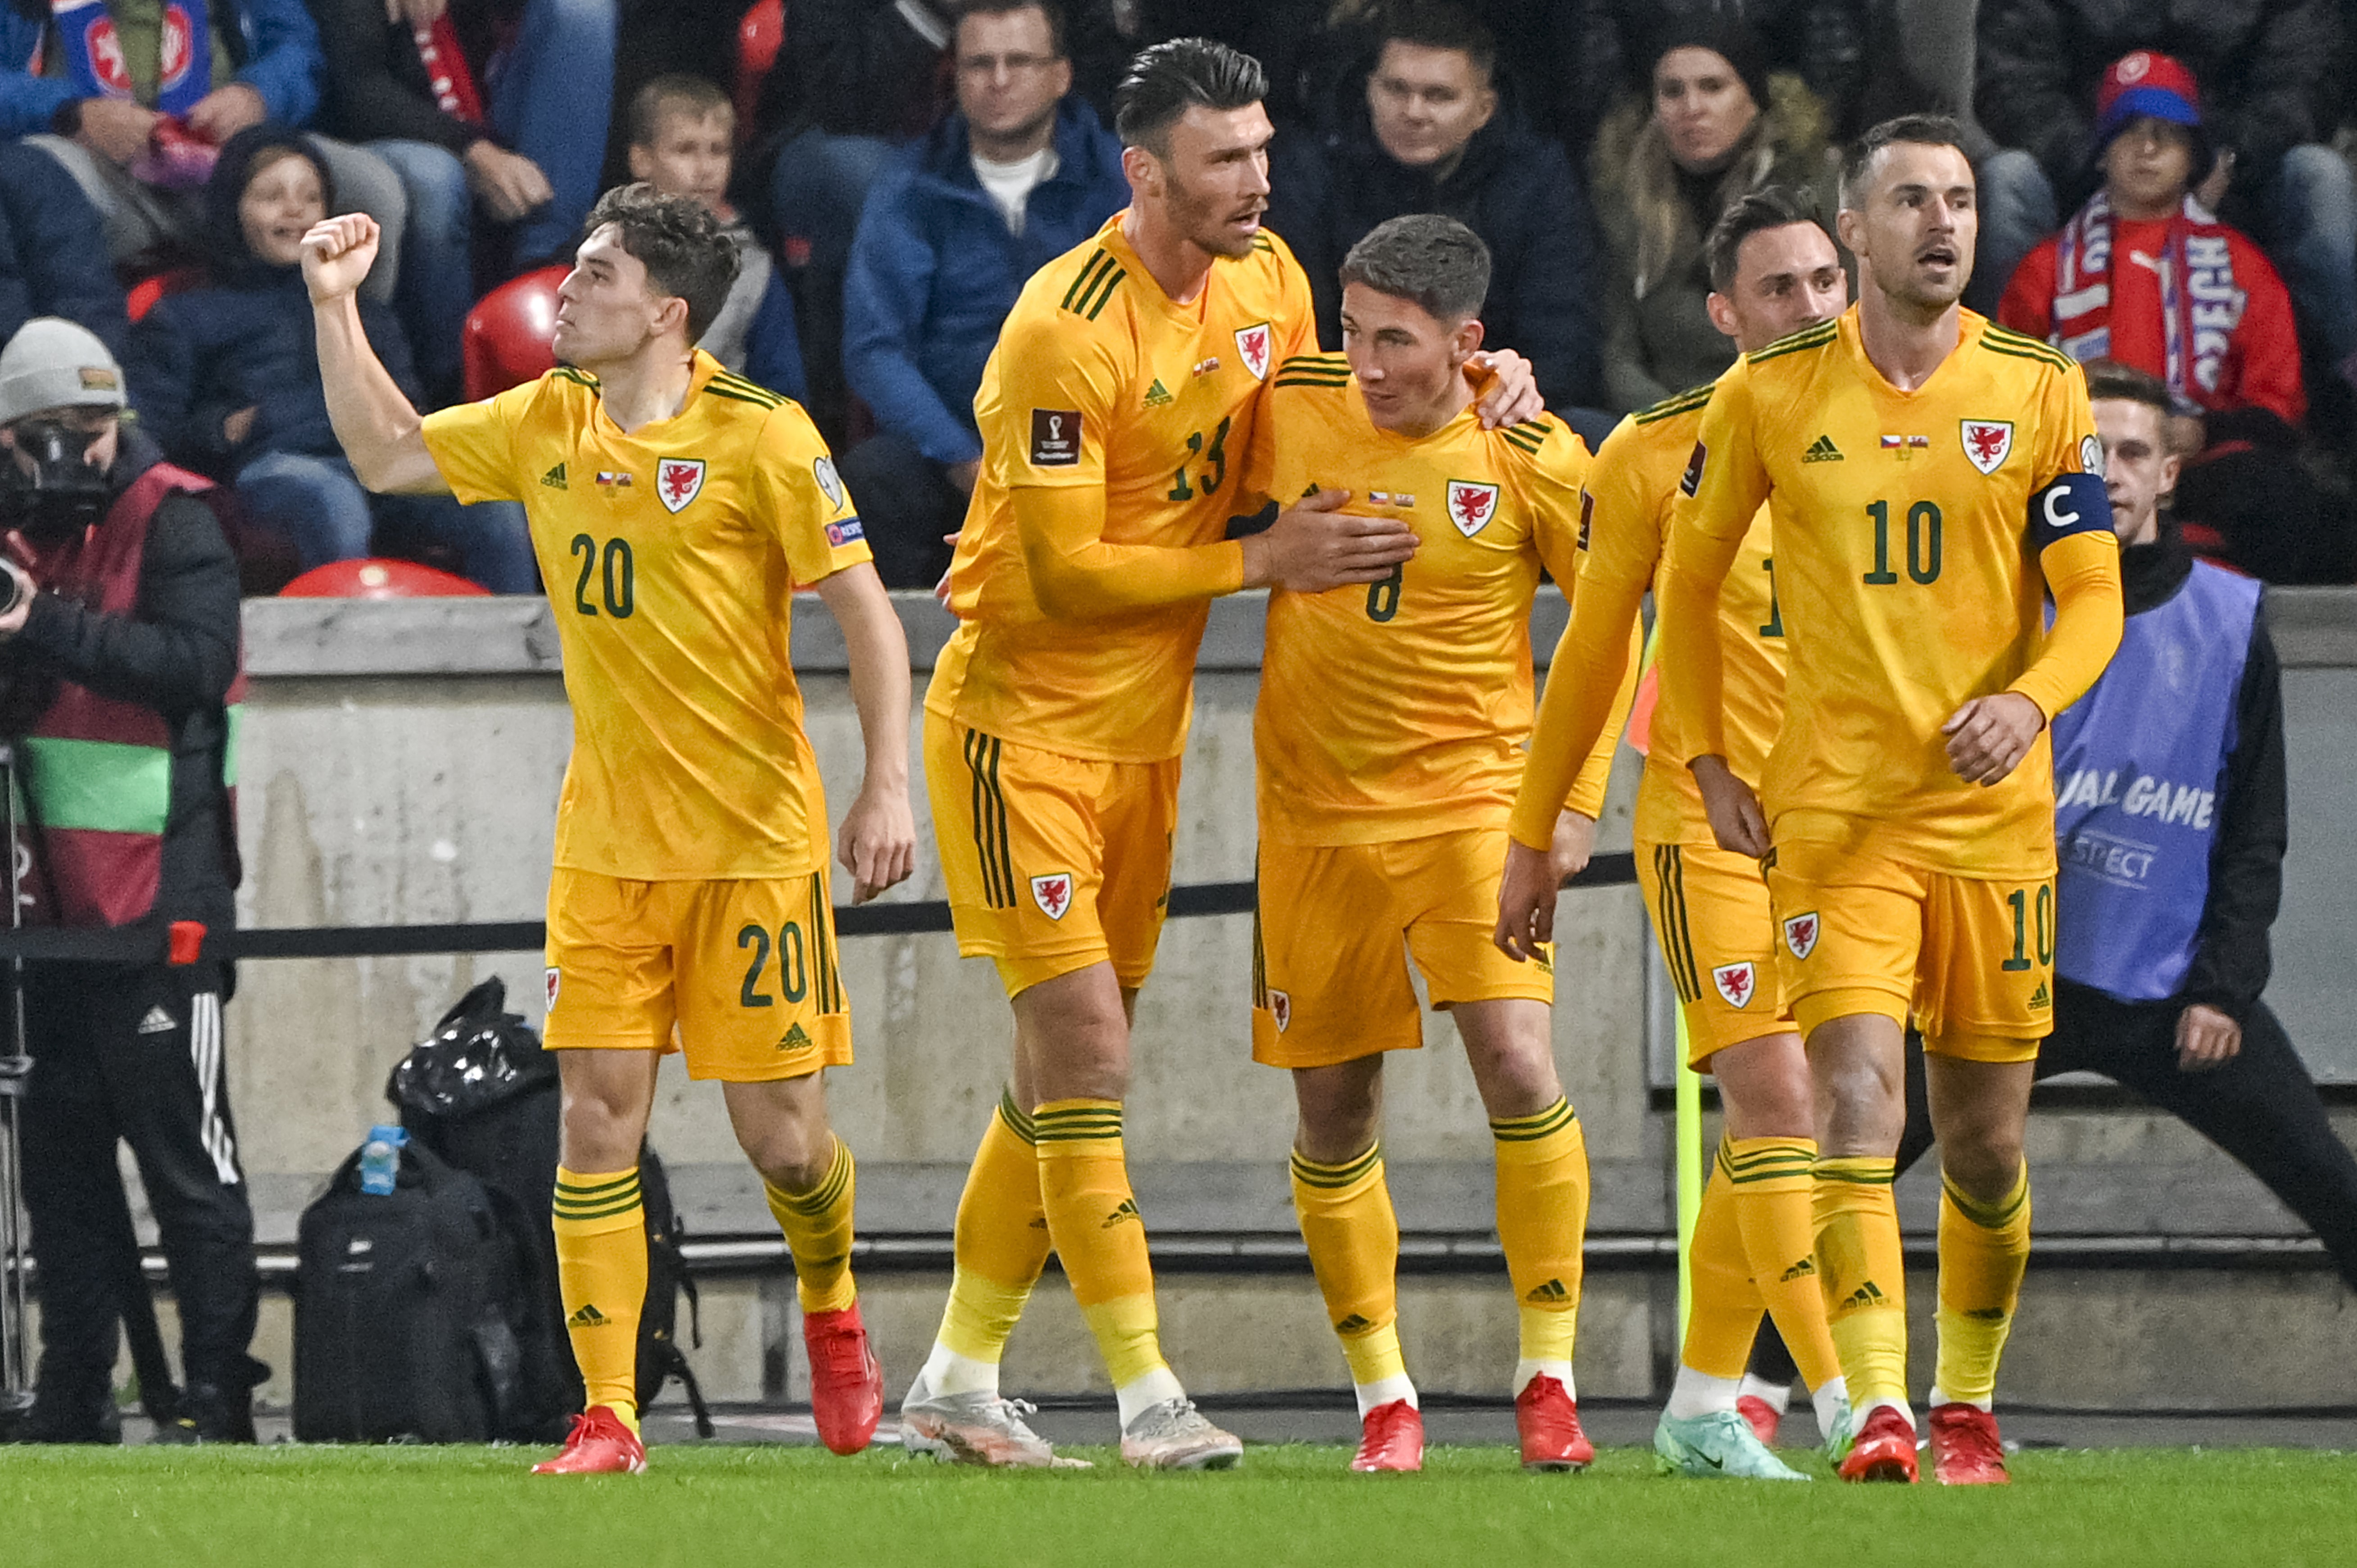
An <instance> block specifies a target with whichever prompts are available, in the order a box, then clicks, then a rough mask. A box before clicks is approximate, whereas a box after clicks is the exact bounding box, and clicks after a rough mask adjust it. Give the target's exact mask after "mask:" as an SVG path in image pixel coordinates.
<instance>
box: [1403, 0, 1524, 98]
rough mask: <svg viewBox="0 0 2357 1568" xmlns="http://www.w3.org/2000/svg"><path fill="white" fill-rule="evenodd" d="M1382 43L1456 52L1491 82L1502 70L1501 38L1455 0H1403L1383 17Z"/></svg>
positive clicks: (1483, 77)
mask: <svg viewBox="0 0 2357 1568" xmlns="http://www.w3.org/2000/svg"><path fill="white" fill-rule="evenodd" d="M1377 39H1378V43H1379V44H1384V45H1387V44H1416V45H1419V46H1421V47H1422V48H1428V49H1455V50H1457V51H1458V53H1459V54H1462V55H1463V56H1465V57H1466V58H1467V59H1469V60H1471V61H1472V62H1473V69H1474V70H1478V71H1480V73H1481V76H1482V79H1483V80H1484V81H1487V80H1488V79H1489V78H1490V77H1491V76H1493V75H1494V74H1496V71H1497V69H1498V39H1497V36H1496V35H1495V34H1493V33H1491V31H1490V29H1489V28H1488V27H1483V26H1482V25H1481V19H1480V17H1479V16H1475V15H1474V14H1473V13H1472V12H1470V11H1469V10H1467V9H1466V8H1465V7H1464V6H1462V5H1456V4H1453V3H1452V0H1401V3H1400V4H1398V5H1392V6H1391V7H1389V8H1388V9H1387V10H1386V11H1385V12H1384V14H1383V26H1382V29H1381V31H1380V33H1379V34H1378V35H1377Z"/></svg>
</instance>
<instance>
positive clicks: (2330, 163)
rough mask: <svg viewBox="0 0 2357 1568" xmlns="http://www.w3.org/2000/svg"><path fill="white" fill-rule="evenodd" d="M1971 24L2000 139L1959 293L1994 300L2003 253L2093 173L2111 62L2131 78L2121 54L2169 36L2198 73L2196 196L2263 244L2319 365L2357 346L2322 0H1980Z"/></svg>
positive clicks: (2335, 42) (1985, 112)
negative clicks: (2328, 113) (2200, 116)
mask: <svg viewBox="0 0 2357 1568" xmlns="http://www.w3.org/2000/svg"><path fill="white" fill-rule="evenodd" d="M1975 33H1976V39H1977V48H1978V54H1979V63H1978V72H1977V80H1976V84H1975V91H1974V102H1975V107H1976V109H1977V111H1978V113H1979V117H1980V123H1981V124H1982V125H1983V126H1984V127H1985V128H1986V130H1987V131H1988V133H1989V134H1990V135H1991V136H1993V137H1995V138H1996V142H1997V145H1999V146H2000V147H2002V148H2004V149H2005V150H2004V151H2001V152H1998V153H1996V154H1995V155H1993V156H1989V157H1987V158H1986V159H1984V160H1983V161H1982V165H1981V168H1980V205H1981V231H1980V252H1979V253H1980V261H1979V263H1978V264H1977V265H1975V267H1974V269H1973V286H1972V288H1971V290H1970V291H1968V293H1967V296H1966V297H1967V302H1968V303H1970V304H1971V305H1973V306H1975V308H1977V309H1980V310H1984V311H1994V309H1995V307H1996V302H1997V301H1998V300H1999V299H2000V298H2001V297H2002V296H2003V295H2004V291H2005V288H2006V285H2007V283H2008V282H2009V281H2010V280H2011V278H2012V275H2013V269H2014V267H2015V265H2016V264H2017V263H2018V262H2019V261H2020V260H2021V258H2022V257H2024V256H2026V255H2028V254H2029V252H2030V250H2031V249H2032V248H2033V247H2035V246H2036V245H2037V243H2038V242H2039V241H2040V240H2042V239H2044V238H2045V237H2046V236H2047V235H2049V234H2050V233H2052V232H2054V231H2055V230H2056V229H2058V228H2059V227H2061V214H2062V213H2063V212H2065V211H2068V210H2070V209H2072V208H2074V207H2076V206H2077V205H2078V204H2079V203H2080V202H2081V201H2083V199H2085V197H2086V194H2087V192H2088V191H2089V190H2091V189H2093V188H2094V186H2095V185H2096V184H2097V183H2098V181H2099V179H2100V177H2101V174H2100V171H2099V170H2097V169H2096V168H2095V167H2094V166H2093V163H2092V162H2091V160H2090V157H2089V151H2090V149H2091V148H2092V147H2093V146H2094V145H2095V138H2094V137H2093V135H2092V134H2090V133H2091V132H2092V131H2093V125H2094V121H2095V118H2096V113H2097V110H2096V100H2097V96H2098V93H2099V91H2101V88H2102V84H2103V82H2104V76H2105V72H2106V70H2107V68H2110V67H2112V65H2113V64H2114V62H2115V61H2118V62H2120V64H2121V66H2122V67H2123V68H2125V69H2126V70H2127V71H2128V72H2129V74H2130V75H2131V76H2133V75H2134V74H2135V73H2136V69H2137V68H2136V67H2134V66H2130V65H2129V64H2128V62H2127V61H2126V60H2125V59H2123V58H2122V57H2124V56H2131V55H2136V54H2141V55H2142V56H2143V58H2144V60H2145V61H2146V62H2147V64H2148V62H2149V61H2150V60H2152V59H2156V58H2158V56H2157V55H2156V54H2154V53H2152V52H2148V51H2158V50H2166V51H2168V53H2169V55H2172V56H2174V57H2175V58H2177V59H2180V60H2182V61H2184V62H2185V64H2186V66H2188V67H2189V68H2190V70H2191V71H2192V73H2193V76H2194V79H2195V80H2196V81H2199V82H2200V83H2201V97H2202V101H2203V102H2204V104H2205V106H2206V113H2207V121H2208V123H2207V124H2206V126H2205V131H2206V139H2207V141H2208V144H2209V145H2210V146H2211V148H2212V150H2213V153H2214V162H2213V163H2212V165H2211V166H2208V167H2206V168H2202V169H2197V170H2196V171H2195V172H2194V179H2193V188H2194V190H2195V192H2196V194H2198V195H2200V196H2201V199H2202V203H2201V204H2202V205H2203V206H2204V207H2207V208H2208V209H2210V210H2212V211H2213V212H2217V213H2220V214H2221V215H2222V216H2223V217H2224V218H2225V219H2226V220H2228V221H2230V222H2232V223H2233V224H2234V226H2235V227H2236V228H2239V229H2241V230H2243V231H2245V232H2247V233H2251V234H2255V235H2256V236H2257V237H2258V239H2259V240H2260V242H2262V243H2264V244H2265V245H2266V247H2267V250H2268V252H2269V253H2270V254H2271V255H2273V256H2274V258H2275V260H2276V264H2277V265H2278V266H2279V267H2281V268H2282V270H2283V275H2284V280H2285V282H2286V283H2287V284H2288V285H2290V288H2291V295H2292V300H2293V302H2294V303H2295V304H2296V305H2297V306H2298V308H2299V315H2300V322H2301V327H2302V328H2303V329H2304V330H2306V331H2308V332H2309V333H2312V334H2313V335H2314V338H2313V340H2314V342H2315V344H2316V345H2317V347H2319V349H2322V350H2323V352H2324V353H2325V356H2326V358H2325V360H2324V362H2325V363H2327V364H2334V365H2337V364H2339V363H2340V362H2341V360H2344V359H2346V358H2347V357H2348V356H2349V354H2350V353H2351V352H2352V350H2357V176H2352V173H2351V171H2350V167H2349V164H2348V162H2347V161H2346V160H2345V159H2343V158H2342V157H2341V156H2340V155H2339V154H2337V153H2335V152H2334V151H2333V150H2332V149H2331V148H2330V147H2329V146H2325V145H2322V144H2323V143H2324V142H2325V141H2326V140H2327V139H2328V137H2329V135H2330V125H2329V124H2326V123H2325V120H2324V117H2323V113H2322V101H2323V100H2324V99H2325V97H2326V96H2327V89H2328V86H2329V84H2330V81H2331V75H2332V72H2333V70H2334V69H2335V67H2336V64H2337V63H2338V62H2340V61H2341V59H2343V58H2344V57H2343V48H2342V46H2343V44H2344V42H2345V40H2344V38H2342V36H2341V18H2340V16H2339V15H2338V14H2337V12H2336V9H2335V7H2334V5H2333V4H2332V0H2149V3H2147V4H2144V5H2118V4H2115V0H1981V6H1980V13H1979V17H1978V20H1977V23H1976V28H1975ZM2133 85H2134V84H2133V83H2131V86H2132V87H2133ZM2058 201H2059V203H2060V204H2059V205H2058Z"/></svg>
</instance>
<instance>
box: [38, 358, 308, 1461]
mask: <svg viewBox="0 0 2357 1568" xmlns="http://www.w3.org/2000/svg"><path fill="white" fill-rule="evenodd" d="M123 408H124V392H123V373H122V370H121V368H120V367H119V366H118V365H117V364H116V363H115V362H114V360H113V356H112V355H110V354H109V353H108V352H107V350H106V348H105V346H104V345H103V344H102V343H101V342H100V341H99V340H98V338H95V337H93V336H92V335H91V334H90V333H89V332H88V331H86V330H84V329H83V328H80V327H76V326H74V325H72V324H71V323H70V322H66V321H60V320H58V319H56V318H54V317H44V318H40V319H36V320H34V321H30V322H27V324H26V325H25V327H24V328H22V329H21V330H19V331H18V332H17V334H16V337H14V338H11V339H10V340H9V342H8V344H7V347H6V348H5V349H0V446H5V447H6V448H7V449H8V450H7V455H6V456H5V458H0V547H5V553H0V572H5V576H0V600H5V601H6V607H5V610H0V693H4V694H0V735H5V736H7V737H8V739H9V741H10V742H11V744H12V746H13V747H14V755H15V758H16V779H17V784H18V787H19V789H20V790H21V792H22V795H23V799H24V802H25V811H24V821H23V822H22V825H21V827H20V837H19V843H18V845H17V847H16V868H17V878H16V880H17V882H18V897H19V899H20V902H21V904H22V907H23V910H24V914H25V918H26V919H27V922H28V923H43V924H53V925H59V926H67V927H80V928H111V927H136V928H140V929H154V930H155V931H156V936H157V942H156V948H157V951H158V953H159V955H160V954H161V952H162V950H163V945H164V944H163V940H162V934H163V933H162V928H163V927H164V926H166V925H167V924H168V923H171V922H176V921H198V922H201V923H203V924H204V925H206V926H208V927H210V928H211V929H228V928H229V927H230V926H231V923H232V922H233V919H234V907H233V904H232V901H231V892H232V889H233V888H234V886H235V885H236V880H237V852H236V841H235V836H234V828H233V825H232V822H231V800H230V791H229V778H228V769H229V767H230V766H231V749H232V748H231V734H232V730H233V727H234V716H233V715H234V714H235V707H234V703H235V702H236V700H237V696H238V694H239V693H238V688H239V686H240V684H241V678H240V673H239V629H238V574H237V563H236V560H235V558H234V556H233V555H232V554H231V551H230V547H229V544H228V542H227V541H226V540H225V539H224V538H223V536H222V533H221V527H220V525H219V523H218V522H217V521H215V519H214V516H213V512H212V510H211V508H210V506H209V505H208V504H207V503H206V502H205V501H204V500H203V499H200V492H202V491H203V490H205V489H208V488H209V487H208V485H207V484H206V481H204V480H202V479H200V478H197V477H196V476H194V475H191V474H187V473H184V472H182V471H180V470H178V469H177V468H174V467H171V466H170V465H169V464H167V463H165V462H164V461H163V458H162V455H161V454H160V453H159V452H158V451H157V450H156V446H155V444H154V443H153V442H151V441H149V440H147V439H146V438H145V436H143V435H140V434H139V432H138V430H137V429H136V427H135V426H133V425H128V424H124V422H123V418H122V414H123ZM229 985H230V976H229V975H228V974H227V973H226V972H225V966H223V965H221V964H219V963H215V962H210V961H199V962H195V963H188V964H178V965H174V964H169V963H167V962H165V961H162V959H161V957H160V956H159V958H158V959H157V960H156V961H148V962H140V963H119V962H107V963H101V962H81V961H77V962H40V963H28V964H27V966H26V970H25V989H26V997H25V1001H26V1021H27V1036H28V1044H29V1046H30V1048H31V1051H32V1055H33V1071H32V1076H31V1080H30V1083H29V1085H28V1088H27V1094H26V1099H25V1104H24V1120H23V1129H24V1133H23V1160H24V1193H25V1207H26V1209H27V1214H28V1215H29V1217H30V1219H31V1221H32V1243H33V1251H34V1255H35V1257H36V1259H37V1260H38V1263H39V1270H40V1272H39V1296H40V1303H41V1361H40V1370H39V1374H38V1380H37V1382H36V1387H35V1391H34V1404H33V1409H32V1412H31V1414H30V1415H29V1416H28V1417H27V1426H26V1430H25V1432H24V1434H23V1435H25V1436H27V1437H28V1438H30V1439H32V1440H35V1441H47V1442H108V1441H112V1440H113V1436H114V1432H115V1423H114V1416H113V1391H112V1374H113V1365H114V1353H115V1343H116V1326H117V1323H118V1321H119V1318H120V1312H121V1307H122V1303H123V1300H124V1291H125V1290H126V1289H128V1288H131V1286H130V1283H129V1282H131V1281H132V1280H134V1279H135V1277H136V1274H137V1267H138V1259H137V1251H136V1242H135V1237H134V1234H133V1231H132V1228H131V1222H130V1213H129V1209H128V1207H127V1205H126V1204H125V1201H124V1194H123V1186H122V1180H121V1177H120V1176H119V1175H118V1172H117V1166H116V1164H115V1145H116V1143H117V1142H118V1140H120V1141H123V1142H126V1143H128V1144H130V1145H131V1151H132V1154H133V1155H134V1157H135V1159H136V1160H137V1161H138V1164H139V1172H140V1178H141V1181H142V1183H143V1184H144V1185H145V1188H146V1191H147V1198H148V1204H149V1207H150V1208H152V1209H153V1210H154V1212H155V1216H156V1224H157V1227H158V1229H159V1230H161V1232H162V1235H163V1243H164V1251H165V1255H166V1258H167V1262H168V1263H169V1265H170V1270H171V1282H172V1290H173V1294H174V1295H175V1296H176V1297H177V1298H178V1304H179V1310H180V1327H181V1359H182V1365H183V1368H184V1372H185V1376H186V1378H187V1380H188V1401H187V1402H186V1404H185V1405H184V1406H183V1418H182V1420H181V1421H180V1422H179V1423H178V1426H177V1428H173V1429H167V1432H166V1433H165V1434H163V1435H167V1436H172V1435H178V1436H183V1437H195V1438H201V1439H207V1440H214V1441H243V1442H251V1441H252V1440H253V1415H252V1411H251V1401H252V1389H253V1384H254V1383H255V1382H256V1381H257V1380H259V1379H260V1378H261V1377H262V1376H264V1375H265V1373H266V1369H264V1368H263V1367H262V1366H260V1365H259V1364H258V1363H256V1362H254V1361H253V1359H251V1358H250V1357H249V1356H248V1355H247V1354H246V1347H247V1345H248V1344H249V1342H250V1341H251V1340H252V1338H253V1326H254V1313H255V1305H256V1294H257V1286H256V1281H255V1276H254V1267H253V1210H252V1208H251V1207H250V1205H249V1203H248V1201H247V1197H246V1187H245V1180H244V1177H243V1175H242V1172H241V1170H240V1168H239V1165H238V1159H237V1143H236V1136H235V1133H234V1130H233V1129H232V1127H231V1121H230V1113H229V1100H228V1080H227V1075H226V1073H225V1071H224V1069H223V1062H222V1050H221V1003H222V1001H223V999H224V997H225V996H226V995H227V993H228V990H229Z"/></svg>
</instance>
